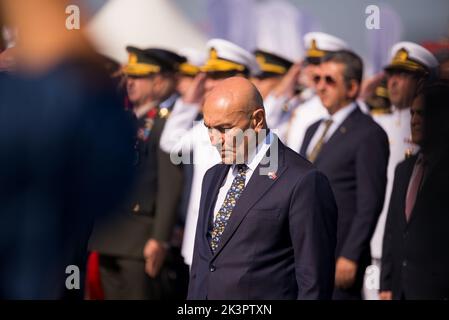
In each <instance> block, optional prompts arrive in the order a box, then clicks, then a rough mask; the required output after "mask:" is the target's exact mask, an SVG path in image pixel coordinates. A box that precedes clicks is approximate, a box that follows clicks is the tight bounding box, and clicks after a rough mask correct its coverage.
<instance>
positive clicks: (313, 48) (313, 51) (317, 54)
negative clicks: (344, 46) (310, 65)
mask: <svg viewBox="0 0 449 320" xmlns="http://www.w3.org/2000/svg"><path fill="white" fill-rule="evenodd" d="M325 54H326V51H324V50H320V49H318V47H317V45H316V40H315V39H313V40H312V43H311V44H310V48H309V49H308V50H307V57H308V58H321V57H324V55H325Z"/></svg>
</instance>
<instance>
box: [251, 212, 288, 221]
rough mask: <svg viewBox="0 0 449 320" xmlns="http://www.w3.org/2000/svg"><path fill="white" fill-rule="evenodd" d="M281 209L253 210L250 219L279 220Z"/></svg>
mask: <svg viewBox="0 0 449 320" xmlns="http://www.w3.org/2000/svg"><path fill="white" fill-rule="evenodd" d="M280 215H281V209H252V210H251V211H250V212H249V214H248V217H250V218H251V219H263V220H273V221H277V220H279V217H280Z"/></svg>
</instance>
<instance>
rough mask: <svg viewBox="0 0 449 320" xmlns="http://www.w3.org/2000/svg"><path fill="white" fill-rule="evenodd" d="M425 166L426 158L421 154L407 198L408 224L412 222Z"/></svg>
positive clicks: (406, 216) (406, 212)
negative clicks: (411, 217)
mask: <svg viewBox="0 0 449 320" xmlns="http://www.w3.org/2000/svg"><path fill="white" fill-rule="evenodd" d="M424 166H425V161H424V157H423V155H422V154H420V155H419V156H418V159H417V160H416V163H415V167H414V168H413V173H412V176H411V178H410V182H409V185H408V189H407V196H406V198H405V218H406V219H407V222H408V221H409V220H410V216H411V214H412V210H413V207H414V206H415V202H416V197H417V195H418V191H419V188H420V187H421V183H422V179H423V177H424Z"/></svg>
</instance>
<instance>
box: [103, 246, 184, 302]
mask: <svg viewBox="0 0 449 320" xmlns="http://www.w3.org/2000/svg"><path fill="white" fill-rule="evenodd" d="M181 259H182V258H181ZM99 262H100V277H101V284H102V287H103V291H104V297H105V299H106V300H184V299H186V297H187V289H188V279H189V269H188V266H187V265H185V264H184V263H183V262H182V261H180V260H178V257H173V256H172V255H171V254H168V255H167V259H166V261H165V263H164V265H163V266H162V268H161V270H160V272H159V274H158V276H157V277H156V278H151V277H150V276H148V275H147V274H146V273H145V261H144V260H143V259H131V258H123V257H112V256H104V255H100V261H99ZM181 262H182V263H181Z"/></svg>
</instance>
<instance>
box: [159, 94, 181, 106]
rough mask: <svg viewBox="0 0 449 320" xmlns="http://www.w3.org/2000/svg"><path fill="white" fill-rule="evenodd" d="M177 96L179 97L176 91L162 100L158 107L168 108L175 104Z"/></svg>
mask: <svg viewBox="0 0 449 320" xmlns="http://www.w3.org/2000/svg"><path fill="white" fill-rule="evenodd" d="M178 97H179V95H178V93H177V92H175V93H173V94H172V95H171V96H170V97H168V98H167V99H165V100H164V101H162V102H161V103H160V104H159V107H160V108H167V109H170V108H171V107H172V106H173V105H174V104H175V101H176V99H178Z"/></svg>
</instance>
